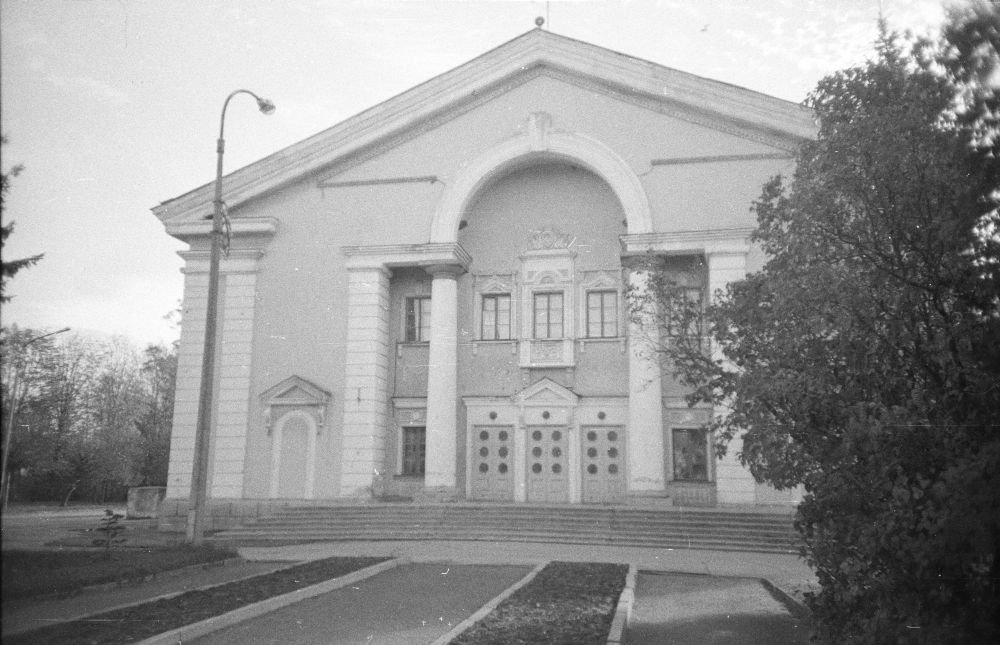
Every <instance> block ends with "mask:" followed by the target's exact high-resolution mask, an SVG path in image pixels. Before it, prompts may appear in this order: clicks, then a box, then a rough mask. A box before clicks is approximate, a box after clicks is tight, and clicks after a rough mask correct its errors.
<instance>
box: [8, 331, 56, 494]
mask: <svg viewBox="0 0 1000 645" xmlns="http://www.w3.org/2000/svg"><path fill="white" fill-rule="evenodd" d="M67 331H69V327H63V328H62V329H59V330H57V331H50V332H49V333H47V334H42V335H41V336H35V337H34V338H31V339H29V340H28V342H26V343H24V344H23V345H22V346H21V347H22V349H23V348H26V347H27V346H28V345H30V344H31V343H33V342H35V341H36V340H41V339H43V338H48V337H49V336H55V335H56V334H61V333H63V332H67ZM10 375H11V381H12V382H11V383H8V384H7V385H8V387H9V388H10V416H9V417H8V418H7V436H6V437H4V439H3V460H2V462H3V465H2V466H0V487H3V492H2V494H0V504H2V508H3V509H4V510H7V495H8V494H9V493H10V482H8V481H7V456H8V455H9V454H10V438H11V436H12V435H13V434H14V419H15V418H16V417H17V408H18V407H19V406H20V405H21V402H20V401H19V400H18V399H20V398H21V397H20V395H19V393H18V391H17V390H18V389H19V388H20V387H21V384H20V383H18V382H17V370H16V369H14V370H11V373H10Z"/></svg>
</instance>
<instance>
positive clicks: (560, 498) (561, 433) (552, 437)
mask: <svg viewBox="0 0 1000 645" xmlns="http://www.w3.org/2000/svg"><path fill="white" fill-rule="evenodd" d="M566 434H567V433H566V429H565V428H553V427H551V426H534V427H529V428H528V441H527V448H528V450H527V459H528V463H527V465H528V468H527V475H526V476H527V489H528V495H527V497H528V501H529V502H553V503H563V502H568V501H569V472H568V470H567V468H566V453H567V450H566Z"/></svg>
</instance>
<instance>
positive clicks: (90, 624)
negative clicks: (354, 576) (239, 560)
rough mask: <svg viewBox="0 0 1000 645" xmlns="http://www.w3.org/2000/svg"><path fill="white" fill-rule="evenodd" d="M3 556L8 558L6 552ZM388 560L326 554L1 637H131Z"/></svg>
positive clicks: (56, 640) (114, 640) (105, 640)
mask: <svg viewBox="0 0 1000 645" xmlns="http://www.w3.org/2000/svg"><path fill="white" fill-rule="evenodd" d="M4 558H5V560H6V554H4ZM385 560H386V558H328V559H326V560H318V561H315V562H307V563H305V564H300V565H298V566H294V567H291V568H288V569H283V570H281V571H275V572H273V573H266V574H263V575H259V576H254V577H253V578H248V579H246V580H239V581H236V582H230V583H227V584H224V585H219V586H217V587H213V588H210V589H205V590H197V591H189V592H186V593H183V594H181V595H179V596H174V597H173V598H167V599H164V600H155V601H152V602H147V603H143V604H141V605H135V606H133V607H128V608H125V609H117V610H114V611H109V612H105V613H103V614H98V615H95V616H90V617H88V618H87V619H85V620H78V621H73V622H69V623H61V624H57V625H52V626H49V627H43V628H42V629H35V630H32V631H30V632H24V633H21V634H15V635H11V636H5V637H4V639H3V642H4V645H36V644H37V643H46V644H47V645H84V644H86V645H93V644H98V643H99V644H101V645H105V644H107V645H115V644H119V643H133V642H136V641H140V640H143V639H145V638H149V637H150V636H155V635H156V634H160V633H162V632H165V631H168V630H171V629H175V628H177V627H183V626H184V625H190V624H191V623H196V622H198V621H200V620H204V619H206V618H211V617H213V616H218V615H220V614H224V613H226V612H228V611H232V610H233V609H238V608H240V607H243V606H244V605H249V604H252V603H255V602H259V601H261V600H264V599H266V598H271V597H273V596H279V595H281V594H285V593H289V592H291V591H295V590H296V589H302V588H304V587H308V586H310V585H313V584H316V583H319V582H323V581H324V580H330V579H332V578H338V577H340V576H343V575H345V574H348V573H350V572H352V571H357V570H358V569H363V568H365V567H369V566H371V565H373V564H377V563H379V562H383V561H385ZM5 584H6V583H5Z"/></svg>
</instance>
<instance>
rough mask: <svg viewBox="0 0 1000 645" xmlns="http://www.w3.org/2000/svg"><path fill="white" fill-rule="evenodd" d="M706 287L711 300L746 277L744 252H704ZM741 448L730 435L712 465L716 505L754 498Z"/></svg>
mask: <svg viewBox="0 0 1000 645" xmlns="http://www.w3.org/2000/svg"><path fill="white" fill-rule="evenodd" d="M706 256H707V260H708V288H709V293H710V295H711V297H712V298H713V299H715V298H716V297H717V296H718V294H719V293H720V292H723V291H724V290H725V288H726V285H727V284H729V283H730V282H735V281H737V280H742V279H743V278H744V277H746V257H747V254H746V252H745V251H744V252H738V251H732V250H727V251H718V252H714V253H707V254H706ZM712 358H714V359H721V358H723V355H722V350H721V348H719V347H718V346H717V345H716V343H714V342H713V343H712ZM713 412H714V414H716V415H725V414H727V413H728V412H729V410H728V408H727V407H726V406H725V405H720V406H715V409H714V411H713ZM742 449H743V438H742V437H741V436H739V435H737V436H735V437H733V439H732V440H731V441H730V442H729V448H728V449H727V450H726V456H725V457H723V458H722V459H720V460H719V461H718V462H717V463H716V464H715V482H716V495H717V499H718V502H719V503H720V504H753V503H754V501H755V494H754V489H755V487H754V480H753V476H752V475H751V474H750V471H749V470H747V469H746V468H744V467H743V466H742V465H741V464H740V462H739V460H738V459H737V457H736V455H737V454H739V452H740V451H741V450H742Z"/></svg>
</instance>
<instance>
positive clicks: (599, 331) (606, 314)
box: [587, 291, 618, 338]
mask: <svg viewBox="0 0 1000 645" xmlns="http://www.w3.org/2000/svg"><path fill="white" fill-rule="evenodd" d="M617 336H618V292H617V291H588V292H587V338H615V337H617Z"/></svg>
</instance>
